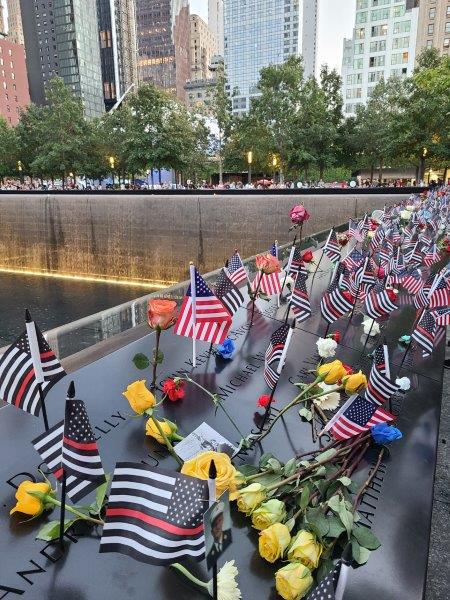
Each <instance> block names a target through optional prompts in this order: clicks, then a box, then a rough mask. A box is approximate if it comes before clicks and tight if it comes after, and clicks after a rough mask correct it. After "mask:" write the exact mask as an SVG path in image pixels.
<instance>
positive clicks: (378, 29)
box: [371, 23, 395, 37]
mask: <svg viewBox="0 0 450 600" xmlns="http://www.w3.org/2000/svg"><path fill="white" fill-rule="evenodd" d="M387 32H388V26H387V23H385V24H384V25H374V26H373V27H372V29H371V36H372V37H380V36H382V35H387ZM394 33H395V32H394Z"/></svg>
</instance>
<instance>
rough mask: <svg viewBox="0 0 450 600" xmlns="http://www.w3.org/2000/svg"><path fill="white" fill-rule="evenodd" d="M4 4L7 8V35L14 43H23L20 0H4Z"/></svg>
mask: <svg viewBox="0 0 450 600" xmlns="http://www.w3.org/2000/svg"><path fill="white" fill-rule="evenodd" d="M0 4H1V2H0ZM6 6H7V8H8V37H9V39H10V41H11V42H14V43H15V44H23V43H24V40H23V31H22V15H21V12H20V0H6Z"/></svg>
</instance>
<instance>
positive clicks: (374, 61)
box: [369, 55, 386, 68]
mask: <svg viewBox="0 0 450 600" xmlns="http://www.w3.org/2000/svg"><path fill="white" fill-rule="evenodd" d="M385 61H386V57H385V56H384V55H383V56H371V57H370V58H369V68H372V67H384V65H385Z"/></svg>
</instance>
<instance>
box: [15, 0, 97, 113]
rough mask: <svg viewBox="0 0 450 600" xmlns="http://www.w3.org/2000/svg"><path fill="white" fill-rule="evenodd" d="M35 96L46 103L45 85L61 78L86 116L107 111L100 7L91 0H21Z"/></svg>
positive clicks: (35, 101) (31, 86)
mask: <svg viewBox="0 0 450 600" xmlns="http://www.w3.org/2000/svg"><path fill="white" fill-rule="evenodd" d="M20 8H21V17H22V28H23V35H24V40H25V52H26V60H27V71H28V83H29V87H30V96H31V100H32V101H33V102H34V103H36V104H44V103H45V86H46V84H47V83H48V82H49V81H50V80H51V79H52V78H53V77H55V76H59V77H61V78H62V79H63V81H64V83H65V84H66V85H67V86H68V87H70V88H71V89H72V90H73V92H74V93H75V95H76V96H78V97H79V98H81V100H82V102H83V108H84V113H85V115H86V116H87V117H95V116H99V115H101V114H102V112H104V103H103V87H102V74H101V66H100V50H99V41H98V35H99V30H98V22H97V8H96V5H95V3H94V2H92V0H39V1H38V0H20Z"/></svg>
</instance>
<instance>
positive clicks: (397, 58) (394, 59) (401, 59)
mask: <svg viewBox="0 0 450 600" xmlns="http://www.w3.org/2000/svg"><path fill="white" fill-rule="evenodd" d="M408 60H409V53H408V52H398V53H396V54H393V55H392V56H391V65H400V64H402V63H403V64H404V63H407V62H408Z"/></svg>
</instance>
